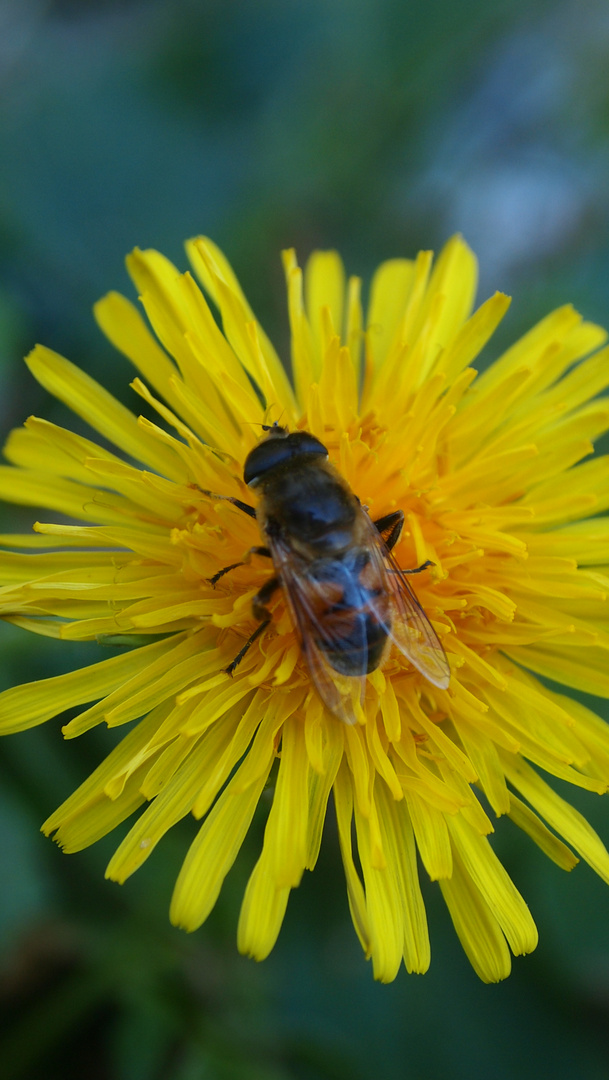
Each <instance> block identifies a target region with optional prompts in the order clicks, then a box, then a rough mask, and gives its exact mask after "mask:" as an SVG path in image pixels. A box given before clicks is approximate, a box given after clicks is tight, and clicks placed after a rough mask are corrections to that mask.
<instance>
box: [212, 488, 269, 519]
mask: <svg viewBox="0 0 609 1080" xmlns="http://www.w3.org/2000/svg"><path fill="white" fill-rule="evenodd" d="M198 490H199V491H200V492H201V495H209V497H210V498H211V499H216V500H217V501H218V502H229V503H232V504H233V506H236V507H237V509H238V510H243V513H244V514H247V516H248V517H253V518H255V517H256V511H255V510H254V507H253V506H249V505H248V504H247V503H244V502H241V499H234V498H233V496H232V495H216V493H215V491H205V488H198Z"/></svg>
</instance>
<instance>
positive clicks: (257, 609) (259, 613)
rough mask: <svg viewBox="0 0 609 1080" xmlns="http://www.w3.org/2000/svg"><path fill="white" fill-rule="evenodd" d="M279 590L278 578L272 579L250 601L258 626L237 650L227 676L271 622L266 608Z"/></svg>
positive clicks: (227, 669) (227, 670)
mask: <svg viewBox="0 0 609 1080" xmlns="http://www.w3.org/2000/svg"><path fill="white" fill-rule="evenodd" d="M278 588H279V578H278V577H272V578H269V580H268V581H265V583H264V585H263V586H262V588H261V589H260V590H259V592H257V593H256V596H255V597H254V599H253V601H252V612H253V615H254V618H256V619H260V625H259V626H257V627H256V629H255V630H254V633H253V634H252V635H251V636H250V637H249V638H248V639H247V641H246V643H245V645H244V646H243V648H242V649H240V650H239V652H238V653H237V655H236V657H235V659H234V660H231V662H230V664H229V665H228V667H227V668H225V669H224V670H225V671H226V674H227V675H232V674H233V672H234V670H235V668H236V667H237V664H240V663H241V661H242V660H243V657H244V656H245V654H246V652H247V651H248V649H249V648H250V647H251V646H252V645H253V644H254V642H255V640H256V638H259V637H260V635H261V634H263V633H264V631H265V630H266V628H267V626H269V624H270V622H271V613H270V611H269V609H268V608H267V606H266V605H267V604H268V602H269V600H270V599H271V597H272V595H273V593H274V592H275V590H276V589H278Z"/></svg>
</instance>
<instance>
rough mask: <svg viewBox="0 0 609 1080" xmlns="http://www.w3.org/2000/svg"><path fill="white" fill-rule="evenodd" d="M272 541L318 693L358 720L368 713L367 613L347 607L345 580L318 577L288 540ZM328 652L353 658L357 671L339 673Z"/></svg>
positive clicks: (334, 708) (338, 711) (351, 719)
mask: <svg viewBox="0 0 609 1080" xmlns="http://www.w3.org/2000/svg"><path fill="white" fill-rule="evenodd" d="M268 543H269V548H270V550H271V554H272V556H273V563H274V565H275V567H276V569H277V571H278V574H279V577H280V578H281V582H282V585H283V587H284V594H285V597H286V601H287V604H288V607H289V609H290V612H291V614H292V618H293V620H294V623H295V625H296V627H297V630H298V634H299V636H300V641H301V645H302V651H303V655H304V658H305V661H306V664H307V667H308V669H309V673H310V675H311V679H312V681H313V683H314V685H315V687H316V689H317V692H318V694H319V696H320V697H321V699H322V701H323V702H324V704H325V705H326V706H327V707H328V709H329V710H330V712H332V713H334V715H335V716H337V717H338V718H339V719H340V720H343V721H344V722H345V723H347V724H355V723H357V721H358V715H361V711H362V705H363V700H364V696H365V692H366V671H367V666H368V663H367V647H368V642H367V634H366V628H365V623H364V621H363V617H362V616H361V615H359V614H358V613H357V612H354V611H353V609H352V608H346V607H343V606H342V605H341V603H340V601H341V597H340V595H339V594H340V590H341V584H340V582H336V581H334V582H324V581H318V580H316V579H315V578H314V577H312V576H311V575H310V573H308V569H309V567H308V564H307V563H306V562H305V560H303V559H301V558H300V557H299V556H298V555H297V554H296V553H295V552H294V551H293V549H292V548H291V547H290V546H289V545H288V544H286V543H285V541H282V540H280V539H275V538H273V539H270V538H269V540H268ZM347 648H348V650H349V651H348V653H347ZM328 656H333V657H334V658H335V661H338V660H339V659H340V657H343V658H345V657H346V659H349V657H350V660H349V663H350V666H351V668H352V670H353V669H354V673H353V674H344V673H342V672H340V671H337V670H336V669H335V668H334V667H333V666H332V664H331V663H330V661H329V659H328Z"/></svg>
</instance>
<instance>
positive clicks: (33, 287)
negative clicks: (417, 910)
mask: <svg viewBox="0 0 609 1080" xmlns="http://www.w3.org/2000/svg"><path fill="white" fill-rule="evenodd" d="M608 70H609V8H608V7H607V4H606V3H605V2H604V0H583V2H582V0H559V2H553V3H550V2H546V0H527V2H526V3H525V2H524V0H497V2H496V3H494V4H489V3H488V2H482V0H465V2H462V3H457V4H455V3H452V2H451V0H427V2H425V3H424V2H422V0H419V2H404V0H351V3H348V4H347V3H345V2H344V0H291V2H285V0H283V2H281V3H280V2H279V0H259V2H257V3H251V2H250V3H248V2H246V0H209V2H205V0H175V2H172V0H145V2H144V0H139V2H135V0H131V2H130V0H123V2H119V0H114V2H110V0H107V2H103V0H71V2H70V0H57V2H55V3H53V2H44V0H0V93H1V98H2V109H1V110H0V160H1V168H0V364H1V365H2V378H3V383H2V385H3V391H2V394H1V395H0V425H1V427H2V430H3V431H8V430H9V428H10V427H11V426H13V425H17V424H20V423H21V422H22V421H23V419H24V418H25V417H26V416H27V415H28V414H29V413H32V412H35V413H37V414H39V415H41V414H42V415H44V416H46V417H47V418H52V419H57V418H58V417H61V418H62V420H64V421H65V419H66V415H65V414H64V413H63V412H62V410H61V409H60V407H59V406H58V405H57V404H56V403H54V402H52V401H51V400H50V399H49V398H48V397H47V396H46V395H45V394H44V392H43V391H42V390H40V388H38V387H37V386H36V385H35V384H34V383H33V381H32V380H31V378H30V377H29V375H28V374H27V371H26V370H25V368H24V366H23V365H22V363H21V356H22V355H23V354H24V353H25V352H27V351H29V349H30V348H31V347H32V345H33V344H34V342H35V341H42V342H44V343H45V344H47V345H49V346H51V347H52V348H55V349H57V350H58V351H59V352H62V353H64V354H65V355H67V356H69V357H70V358H71V359H72V360H74V361H76V362H78V363H80V364H82V365H83V366H84V367H85V368H86V369H87V371H89V372H91V373H92V374H94V375H95V377H97V378H98V379H100V380H101V381H103V382H104V384H105V385H106V386H108V387H109V388H110V389H111V390H112V391H113V392H114V393H116V394H117V396H119V397H120V398H121V399H122V400H123V401H125V402H127V403H129V404H131V405H132V406H133V407H134V408H135V407H137V405H136V400H135V398H134V397H133V395H132V392H131V391H130V390H129V389H128V382H129V380H130V378H131V372H130V371H129V370H127V367H126V365H125V363H124V361H123V360H122V359H121V358H120V357H119V356H118V355H117V354H115V353H114V352H113V350H112V349H111V347H110V346H109V345H108V344H107V343H106V342H105V341H104V340H103V338H102V337H101V335H100V334H99V332H98V330H97V329H96V327H95V325H94V323H93V320H92V317H91V306H92V304H93V302H94V301H95V300H96V299H97V298H98V297H99V296H100V295H102V294H103V293H104V292H106V291H108V290H109V289H111V288H118V289H122V290H125V289H127V290H129V292H130V294H131V290H130V286H129V283H128V281H127V277H126V274H125V271H124V269H123V264H122V259H123V256H124V254H125V253H126V252H127V251H129V250H130V249H131V248H132V247H133V246H134V245H136V244H137V245H139V246H141V247H149V246H153V247H158V248H159V249H161V250H162V251H164V252H165V253H166V254H167V255H169V256H170V257H171V258H172V259H174V260H175V261H177V262H178V263H179V264H180V265H182V266H184V265H185V259H184V256H183V251H182V242H183V240H184V239H185V238H187V237H189V236H192V235H195V234H197V233H206V234H208V235H210V236H212V237H213V238H214V239H215V240H216V241H217V242H218V243H219V244H220V245H221V246H222V247H223V248H224V249H225V251H226V252H227V254H228V256H229V258H230V259H231V261H232V262H233V264H234V266H235V268H236V270H237V272H238V274H239V276H240V278H241V281H242V283H243V285H244V288H245V290H246V292H247V293H248V295H249V297H250V299H251V301H252V303H253V306H254V308H255V310H256V312H257V314H258V315H259V317H260V319H261V321H262V322H263V324H264V325H265V327H266V329H267V331H268V332H269V333H270V334H271V336H272V337H273V338H274V340H275V341H276V342H277V344H278V346H279V347H280V349H281V350H282V352H283V354H284V355H287V348H288V337H287V318H286V313H285V307H286V305H285V297H284V285H283V275H282V272H281V267H280V261H279V250H280V248H282V247H285V246H293V245H294V246H296V247H297V249H298V253H299V257H300V259H301V261H302V260H304V259H305V258H306V256H307V255H308V254H309V252H310V251H311V250H312V249H313V248H315V247H319V246H321V247H336V248H338V249H340V251H341V252H342V254H343V256H344V258H345V261H346V263H347V266H348V269H349V270H350V271H351V272H355V273H359V274H361V275H362V276H363V277H364V279H366V278H369V276H370V274H371V272H372V270H373V268H374V266H375V265H376V264H377V263H378V262H379V261H381V260H382V259H384V258H388V257H391V256H395V255H412V254H413V253H414V252H415V251H416V250H417V249H418V248H420V247H425V248H429V247H432V248H434V249H436V250H437V249H438V248H439V246H440V245H441V244H442V243H443V242H444V241H445V240H446V239H447V238H448V237H449V236H450V235H451V234H452V233H453V232H456V231H460V232H462V233H463V234H464V235H465V237H466V239H467V240H468V241H469V242H470V244H471V245H472V246H473V247H474V249H475V250H476V252H477V254H478V256H479V259H480V264H481V284H480V299H484V298H485V297H486V296H487V295H489V294H490V293H491V292H493V291H494V290H495V289H502V290H504V291H508V292H513V294H514V297H515V302H514V304H513V306H512V309H511V311H510V314H509V316H508V318H507V319H506V322H505V325H504V326H502V327H501V328H500V330H499V332H498V335H497V344H496V345H494V346H493V348H492V349H491V352H490V354H489V355H495V354H496V352H497V350H498V349H499V348H500V347H501V346H502V345H503V344H505V343H506V342H507V341H509V340H510V339H513V338H514V337H515V336H517V335H518V334H519V333H520V332H522V331H523V330H524V329H526V328H527V327H528V326H529V325H531V323H533V322H534V321H535V320H536V319H538V318H540V317H541V316H542V315H543V314H545V313H546V312H547V311H548V310H549V309H550V308H551V307H553V306H557V305H559V304H562V303H565V302H567V301H572V302H573V303H575V305H576V306H577V307H578V308H579V309H580V310H581V311H582V312H583V313H584V315H585V316H586V317H588V318H590V319H593V320H596V321H599V322H601V323H603V324H607V323H608V322H609V80H608V79H607V71H608ZM31 520H32V514H31V513H29V512H25V511H23V510H21V509H20V510H18V511H17V512H15V513H14V512H13V511H12V510H10V508H9V509H6V508H2V511H1V514H0V528H1V529H2V530H3V531H9V530H12V529H16V530H18V529H23V530H25V529H28V528H29V527H30V522H31ZM1 641H2V652H1V654H0V675H1V677H2V682H3V685H10V684H12V683H15V682H18V681H20V680H22V679H29V678H38V677H44V676H48V675H52V674H55V673H58V672H60V671H64V670H68V669H69V668H71V667H72V666H74V665H76V664H81V663H89V662H92V661H93V659H95V658H96V656H97V654H96V655H95V656H94V655H93V651H94V650H93V647H91V646H81V645H71V644H59V643H57V642H52V641H47V640H45V639H41V638H36V639H31V638H30V637H28V635H26V634H25V633H22V632H21V631H17V630H14V629H12V628H10V627H4V628H3V630H2V635H1ZM594 707H597V708H598V707H599V704H598V702H597V703H594ZM600 707H601V708H602V705H601V706H600ZM59 728H60V724H59V723H56V724H49V725H47V726H46V727H45V728H44V729H40V730H36V731H32V732H28V733H26V734H24V735H21V736H16V737H14V738H11V739H7V740H4V741H3V744H2V747H1V748H0V749H1V751H2V757H1V759H0V865H1V866H2V868H3V869H2V882H1V884H0V1001H1V1003H2V1015H1V1016H0V1076H1V1077H2V1080H30V1078H34V1077H37V1078H38V1077H40V1078H42V1080H60V1078H61V1080H80V1078H82V1077H87V1078H92V1080H165V1078H170V1080H208V1078H211V1080H215V1078H220V1080H224V1078H227V1080H228V1078H235V1080H241V1078H244V1080H291V1078H295V1080H316V1078H322V1080H326V1078H327V1080H343V1078H344V1080H347V1078H349V1080H364V1078H368V1077H382V1078H383V1080H385V1078H387V1080H394V1078H395V1080H401V1078H412V1080H415V1078H416V1080H461V1078H463V1080H466V1078H474V1080H478V1078H480V1080H486V1078H493V1080H512V1078H523V1080H529V1078H531V1080H532V1078H536V1080H538V1078H541V1077H546V1076H550V1075H552V1076H554V1077H557V1078H573V1080H575V1078H578V1080H579V1078H580V1077H586V1078H587V1080H606V1077H607V1076H608V1075H609V1065H608V1061H609V1036H608V1021H609V890H607V887H606V886H605V885H603V884H602V883H601V882H599V881H598V880H597V879H596V878H595V877H594V875H593V874H592V872H591V871H590V870H589V869H588V868H587V867H582V866H579V867H578V868H577V869H576V871H575V872H574V873H573V874H571V875H566V874H564V873H562V872H561V871H559V870H558V869H557V868H556V867H555V866H554V865H553V864H551V863H549V862H544V861H543V856H542V855H541V854H540V853H539V852H538V851H537V849H535V848H534V847H533V846H532V845H531V844H530V842H529V841H528V840H527V839H526V838H524V837H522V836H521V835H520V834H519V833H518V832H517V830H516V829H515V828H514V827H513V826H512V825H511V823H510V822H509V821H501V822H500V823H499V828H498V835H497V836H496V839H495V841H494V845H495V849H496V850H497V852H498V853H499V854H500V856H501V857H502V858H503V859H504V860H505V862H506V864H507V866H508V868H509V870H510V872H511V874H512V875H513V877H514V880H515V881H516V884H517V885H518V887H519V888H520V889H521V891H523V893H524V895H525V897H526V898H527V900H528V901H529V903H530V906H531V908H532V910H533V914H534V916H535V918H536V920H537V922H538V924H539V927H540V934H541V944H540V946H539V949H538V951H537V952H536V953H535V954H534V955H533V956H532V957H529V958H527V959H519V960H516V961H515V963H514V973H513V975H512V977H511V979H510V980H509V981H508V982H507V983H505V984H503V985H501V986H497V987H485V986H483V985H482V984H480V983H479V982H478V980H477V978H476V976H475V975H474V974H473V972H472V971H471V969H470V968H469V965H468V963H467V961H466V960H465V958H464V956H463V955H462V952H461V949H460V946H459V945H458V942H457V940H456V936H455V934H454V932H453V930H452V927H451V926H450V922H449V918H448V915H447V913H446V911H445V909H444V907H443V904H442V902H441V899H440V897H439V891H438V889H437V888H436V887H435V886H430V885H428V886H427V888H426V890H425V891H426V898H427V904H428V910H429V917H430V923H431V932H432V948H433V960H432V968H431V971H430V973H429V974H428V975H426V976H424V977H421V976H407V975H406V973H405V972H402V973H401V974H400V976H399V977H398V979H397V980H396V982H395V983H394V984H393V985H391V986H389V987H384V986H379V985H376V984H375V983H373V981H372V976H371V971H370V969H369V967H368V966H367V965H366V964H365V962H364V960H363V958H362V956H361V952H360V948H359V945H358V943H357V941H356V938H355V934H354V933H353V930H352V927H351V924H350V920H349V915H348V909H347V902H346V897H345V893H344V884H343V878H342V870H341V866H340V859H339V855H338V847H337V843H336V840H335V836H334V830H333V827H332V822H329V825H328V829H327V835H326V838H325V843H324V845H323V850H322V856H321V859H320V864H319V866H318V869H317V871H316V873H315V874H314V875H313V876H311V875H308V876H307V879H306V880H305V882H304V883H303V885H302V886H301V888H300V889H299V890H298V891H297V892H296V893H295V894H294V895H293V897H292V900H291V902H290V906H289V909H288V916H287V919H286V923H285V926H284V929H283V932H282V935H281V937H280V939H279V943H278V945H277V947H276V949H275V951H274V953H273V954H272V956H271V957H270V959H269V960H268V961H266V962H265V963H264V964H263V965H255V964H254V963H253V962H251V961H247V960H244V959H242V958H241V957H239V956H238V955H237V953H236V947H235V933H236V923H237V917H238V910H239V904H240V899H241V896H242V892H243V888H244V885H245V882H246V880H247V875H248V873H249V870H250V869H251V867H252V865H253V863H254V861H255V858H256V854H257V851H258V849H259V844H260V838H261V833H262V828H263V823H264V808H262V812H261V814H260V817H259V820H258V821H257V823H256V827H255V829H254V830H253V833H252V835H251V836H250V837H249V838H248V841H247V844H246V846H245V849H244V852H243V853H242V857H241V858H240V859H239V862H238V864H237V866H236V867H235V869H234V871H233V873H232V874H231V876H230V878H229V880H228V882H227V886H226V888H225V889H224V891H223V894H222V897H221V900H220V903H219V905H218V907H217V909H216V911H215V912H214V913H213V915H212V917H211V918H210V920H209V922H208V924H207V925H206V926H205V927H204V928H203V929H202V930H201V931H199V932H197V933H196V934H195V935H192V936H190V937H188V936H186V935H184V934H183V933H181V932H179V931H177V930H174V929H172V928H171V927H170V925H169V923H168V918H167V907H168V903H169V898H170V895H171V889H172V884H173V881H174V880H175V875H176V872H177V869H178V867H179V865H180V861H181V859H182V858H183V855H184V853H185V850H186V847H187V845H188V842H189V839H190V838H191V837H192V836H193V835H194V830H195V824H194V823H193V822H188V821H187V822H184V823H183V824H182V826H180V827H179V828H177V829H175V830H173V832H172V833H171V834H170V836H169V837H168V838H167V840H166V841H165V843H164V844H163V845H161V846H160V848H159V849H158V850H157V851H156V852H155V853H154V855H153V857H152V858H151V859H150V860H149V862H148V863H147V864H146V865H145V867H144V868H143V869H142V870H141V871H139V872H138V874H137V875H136V877H135V878H134V879H132V880H130V881H129V882H128V883H127V884H126V885H125V886H124V887H123V888H122V889H119V888H118V887H117V886H116V885H112V884H109V883H107V882H104V879H103V871H104V866H105V863H106V860H107V858H108V856H109V855H110V853H111V852H112V850H113V848H114V846H115V845H116V843H117V842H118V837H116V838H114V837H113V838H110V839H109V840H108V841H105V842H103V843H101V844H98V845H97V846H96V847H95V848H93V849H91V850H90V851H87V852H85V853H83V854H81V855H75V856H71V857H64V856H62V855H61V854H60V853H59V851H58V850H57V849H55V848H54V846H53V845H52V844H50V843H49V841H48V840H44V839H43V838H42V837H41V836H40V835H39V833H38V828H39V824H40V822H41V821H42V820H43V819H44V818H45V817H46V816H47V815H48V814H49V813H50V811H51V810H52V809H53V808H54V807H55V806H56V805H57V804H58V803H59V802H60V801H61V800H62V799H63V798H64V797H65V796H66V795H67V794H68V793H69V792H70V791H71V790H73V788H74V787H75V786H77V785H78V783H80V781H81V780H82V779H83V778H84V777H85V776H86V775H87V773H88V772H89V771H90V770H91V769H92V768H93V767H95V765H96V764H97V763H98V762H99V760H100V759H101V757H102V756H103V755H104V754H105V753H106V752H107V750H108V748H109V747H110V745H111V735H110V734H109V733H108V732H105V731H103V732H102V731H99V732H98V731H95V732H91V733H90V734H89V735H87V736H85V737H84V738H82V739H80V740H78V742H72V743H69V744H68V745H66V746H64V745H63V744H62V740H61V736H60V734H59ZM567 794H568V797H569V798H571V799H572V801H573V802H575V803H576V805H578V807H579V808H580V809H582V810H583V812H585V813H586V814H587V815H588V816H589V818H590V820H591V821H592V823H593V824H594V825H595V827H596V828H597V829H598V830H599V832H600V833H601V835H602V836H603V837H604V839H605V840H606V841H607V840H608V839H609V804H608V803H607V801H606V800H601V799H599V798H598V797H595V796H588V795H586V794H585V793H582V792H579V791H577V792H575V793H573V792H568V793H567Z"/></svg>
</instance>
